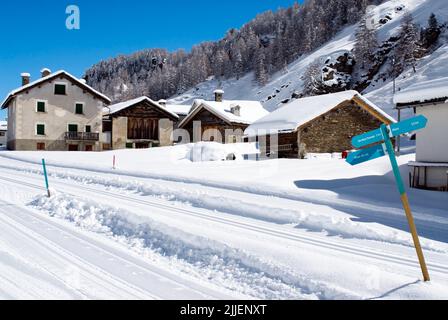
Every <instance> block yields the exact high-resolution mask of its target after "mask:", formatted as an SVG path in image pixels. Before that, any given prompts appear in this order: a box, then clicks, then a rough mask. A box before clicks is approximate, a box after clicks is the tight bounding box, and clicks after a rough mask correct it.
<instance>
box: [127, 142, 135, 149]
mask: <svg viewBox="0 0 448 320" xmlns="http://www.w3.org/2000/svg"><path fill="white" fill-rule="evenodd" d="M133 148H134V144H133V143H126V149H133Z"/></svg>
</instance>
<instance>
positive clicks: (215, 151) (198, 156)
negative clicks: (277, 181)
mask: <svg viewBox="0 0 448 320" xmlns="http://www.w3.org/2000/svg"><path fill="white" fill-rule="evenodd" d="M189 147H190V151H189V153H188V155H187V159H188V160H190V161H193V162H206V161H225V160H244V155H247V154H258V153H260V151H259V150H258V149H257V145H256V143H234V144H221V143H217V142H198V143H195V144H191V145H189Z"/></svg>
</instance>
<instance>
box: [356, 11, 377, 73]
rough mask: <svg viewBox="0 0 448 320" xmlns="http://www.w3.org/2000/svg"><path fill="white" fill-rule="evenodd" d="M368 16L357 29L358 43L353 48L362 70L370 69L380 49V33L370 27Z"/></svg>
mask: <svg viewBox="0 0 448 320" xmlns="http://www.w3.org/2000/svg"><path fill="white" fill-rule="evenodd" d="M368 19H370V17H368V16H366V17H364V19H363V20H362V21H361V23H360V25H359V27H358V30H357V31H356V35H355V37H356V43H355V46H354V48H353V54H354V56H355V60H356V62H357V64H358V66H359V68H360V69H361V70H366V71H368V70H370V69H371V68H372V66H373V65H374V63H375V54H376V51H377V50H378V35H377V31H376V29H373V28H371V27H369V25H368Z"/></svg>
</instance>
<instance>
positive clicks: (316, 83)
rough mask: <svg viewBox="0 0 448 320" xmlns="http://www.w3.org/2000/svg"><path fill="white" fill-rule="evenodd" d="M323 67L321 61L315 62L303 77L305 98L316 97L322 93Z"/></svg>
mask: <svg viewBox="0 0 448 320" xmlns="http://www.w3.org/2000/svg"><path fill="white" fill-rule="evenodd" d="M321 68H322V66H321V63H320V61H319V60H316V61H314V62H313V63H312V64H310V65H309V67H308V68H307V69H306V71H305V74H304V75H303V77H302V80H303V94H304V95H305V96H314V95H318V94H321V93H322V88H323V80H322V70H321Z"/></svg>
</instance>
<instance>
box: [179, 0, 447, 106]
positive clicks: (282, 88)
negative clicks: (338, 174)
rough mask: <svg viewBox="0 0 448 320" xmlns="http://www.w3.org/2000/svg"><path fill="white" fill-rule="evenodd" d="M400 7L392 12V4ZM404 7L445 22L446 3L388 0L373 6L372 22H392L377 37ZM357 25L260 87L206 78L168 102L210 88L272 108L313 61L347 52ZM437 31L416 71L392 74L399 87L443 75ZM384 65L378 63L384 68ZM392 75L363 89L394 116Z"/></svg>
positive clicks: (289, 94) (394, 29)
mask: <svg viewBox="0 0 448 320" xmlns="http://www.w3.org/2000/svg"><path fill="white" fill-rule="evenodd" d="M399 7H401V8H404V10H402V11H397V10H396V9H397V8H399ZM405 11H408V12H410V13H411V14H412V15H413V17H414V21H415V23H416V24H418V25H420V26H425V25H426V23H427V20H428V17H429V16H430V14H431V13H433V12H434V13H435V14H436V16H437V19H438V20H439V21H440V22H446V21H448V2H447V1H440V0H390V1H387V2H385V3H383V4H381V5H379V6H377V7H376V8H375V9H374V13H375V18H376V20H378V19H381V18H382V17H385V16H386V15H389V16H390V17H391V20H390V21H389V22H388V23H386V24H385V25H378V26H377V28H378V37H379V41H380V43H383V42H385V41H387V40H388V39H390V38H391V37H392V36H394V35H396V34H397V33H398V31H399V28H400V23H401V20H402V18H403V16H404V13H405ZM356 28H357V26H356V25H353V26H349V27H347V28H345V29H344V30H342V31H341V32H340V33H338V34H337V35H336V36H335V37H334V38H333V39H332V40H331V41H329V42H327V43H326V44H324V45H323V46H322V47H320V48H319V49H317V50H315V51H314V52H312V53H310V54H307V55H303V56H302V57H300V58H299V59H297V60H296V61H295V62H293V63H291V64H290V65H289V66H288V67H287V69H286V70H283V71H282V72H277V73H276V74H275V75H273V76H272V80H271V81H269V83H267V84H266V85H265V86H263V87H260V86H258V85H256V84H254V75H253V74H248V75H246V76H244V77H243V78H241V79H239V80H236V79H230V80H226V81H219V80H215V79H210V80H209V81H206V82H204V83H201V84H200V85H197V86H196V87H195V88H193V89H191V90H189V91H187V92H185V93H184V94H182V95H179V96H176V97H173V98H172V99H171V103H191V101H192V100H194V99H196V98H202V99H203V98H211V95H212V91H213V90H214V89H216V88H217V87H221V88H222V89H224V90H225V92H226V93H225V97H226V98H227V99H236V98H238V99H254V100H260V101H262V103H263V104H264V106H265V108H266V109H268V110H270V111H272V110H275V109H276V108H278V107H280V106H281V105H282V104H283V103H284V102H287V101H290V99H292V98H293V97H297V96H298V95H300V93H302V91H303V88H304V81H303V78H302V77H303V75H304V74H305V72H306V70H307V68H308V67H309V66H310V65H311V64H312V63H313V62H314V61H316V60H321V61H325V60H328V58H330V59H329V60H334V59H336V58H337V57H340V56H342V55H343V54H344V53H350V51H351V50H352V49H353V46H354V44H355V31H356ZM444 36H445V35H442V37H441V39H440V40H439V43H440V47H439V48H438V49H437V50H435V51H434V52H433V53H432V54H431V55H429V56H427V57H424V58H423V59H421V60H420V61H419V62H418V65H417V72H416V73H415V74H414V73H413V71H409V70H406V71H405V72H404V73H403V74H401V75H400V76H399V77H398V78H397V88H398V90H400V89H404V88H406V87H407V86H408V85H410V84H412V83H414V82H415V81H420V80H427V79H431V78H434V77H439V76H448V67H447V66H448V63H447V62H448V60H447V59H448V52H447V50H448V46H447V45H444V43H447V41H446V39H445V38H444ZM386 67H387V66H383V68H386ZM392 87H393V84H392V79H382V78H379V77H377V78H374V79H373V81H372V83H371V84H370V85H369V86H368V87H367V88H366V89H365V90H364V92H363V93H364V94H366V95H367V97H368V98H370V99H371V100H372V101H373V102H375V103H377V104H378V105H379V106H380V107H382V108H383V109H384V110H385V111H386V112H388V113H389V114H391V115H395V112H394V111H393V110H392V108H393V103H392V91H393V89H392Z"/></svg>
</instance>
